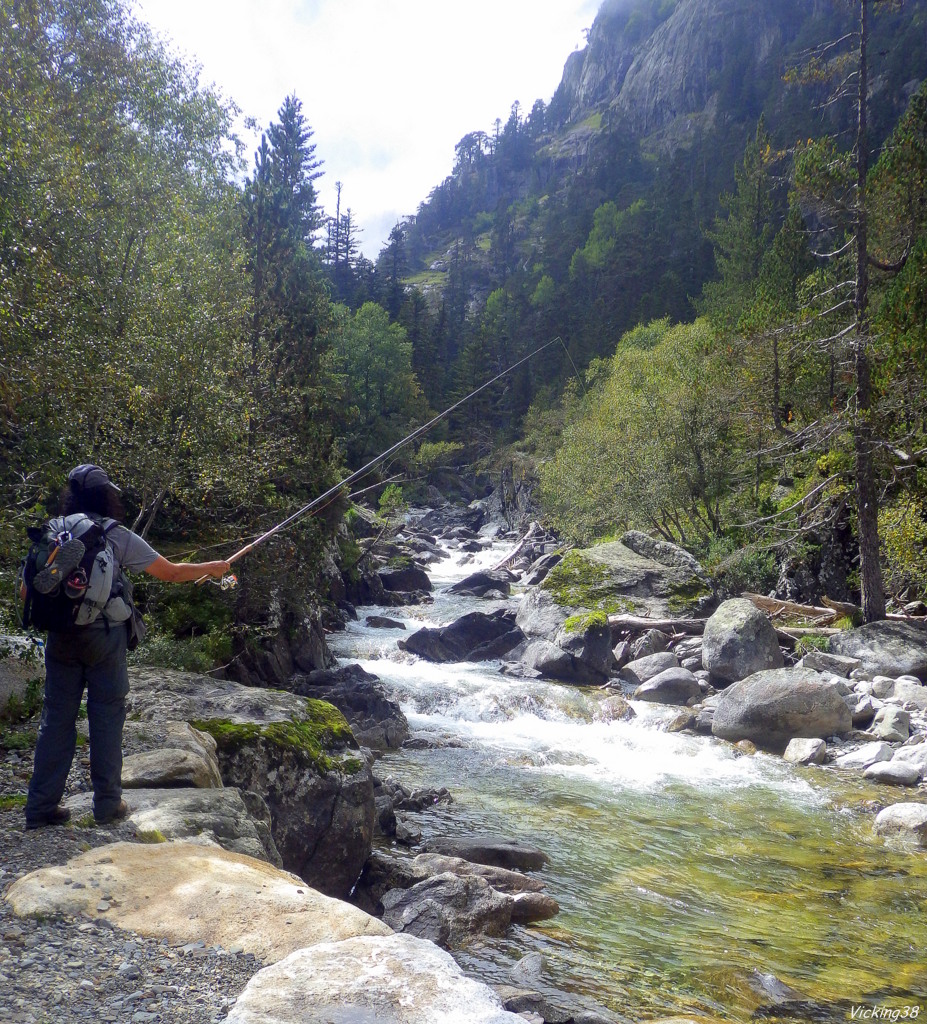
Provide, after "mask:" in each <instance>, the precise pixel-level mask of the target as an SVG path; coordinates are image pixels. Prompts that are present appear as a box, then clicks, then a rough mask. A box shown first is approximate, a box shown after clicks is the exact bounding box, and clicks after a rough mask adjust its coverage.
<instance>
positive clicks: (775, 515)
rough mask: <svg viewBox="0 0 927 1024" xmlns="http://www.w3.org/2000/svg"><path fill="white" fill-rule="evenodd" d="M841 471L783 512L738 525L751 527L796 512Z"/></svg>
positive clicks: (738, 524) (742, 527)
mask: <svg viewBox="0 0 927 1024" xmlns="http://www.w3.org/2000/svg"><path fill="white" fill-rule="evenodd" d="M839 476H840V474H839V473H834V474H832V475H831V476H829V477H828V478H827V479H826V480H825V481H824V483H822V484H818V486H817V487H815V488H814V490H813V491H809V492H808V493H807V494H806V495H805V496H804V497H803V498H799V499H798V501H796V502H795V504H794V505H790V506H789V507H788V508H785V509H783V510H782V511H781V512H774V513H773V514H772V515H771V516H763V517H762V518H761V519H754V520H753V521H752V522H749V523H737V524H736V525H737V526H738V527H740V528H741V529H749V528H750V527H753V526H759V525H760V524H761V523H771V522H772V521H773V520H775V519H781V518H782V517H783V516H787V515H789V514H790V513H792V512H794V511H795V509H797V508H800V507H801V506H802V505H804V504H805V503H806V502H807V501H809V500H810V499H811V498H813V497H814V496H815V495H816V494H817V493H818V492H819V491H822V490H823V489H824V488H825V487H826V486H827V485H828V484H832V483H833V482H834V481H835V480H836V479H837V478H838V477H839Z"/></svg>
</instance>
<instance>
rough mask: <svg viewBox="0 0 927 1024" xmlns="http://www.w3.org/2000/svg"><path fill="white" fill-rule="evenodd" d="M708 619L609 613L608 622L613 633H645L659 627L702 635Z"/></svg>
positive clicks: (670, 631)
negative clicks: (655, 617) (664, 617)
mask: <svg viewBox="0 0 927 1024" xmlns="http://www.w3.org/2000/svg"><path fill="white" fill-rule="evenodd" d="M706 621H707V620H706V619H648V618H645V617H644V616H642V615H609V617H608V624H609V626H611V630H612V633H613V634H614V633H643V632H644V631H645V630H648V629H659V630H660V632H661V633H687V634H688V635H689V636H701V635H702V633H704V632H705V622H706Z"/></svg>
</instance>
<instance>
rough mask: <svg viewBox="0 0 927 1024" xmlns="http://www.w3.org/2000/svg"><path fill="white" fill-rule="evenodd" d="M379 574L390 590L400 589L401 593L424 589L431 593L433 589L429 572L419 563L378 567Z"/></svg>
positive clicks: (385, 586) (386, 587)
mask: <svg viewBox="0 0 927 1024" xmlns="http://www.w3.org/2000/svg"><path fill="white" fill-rule="evenodd" d="M377 575H378V576H379V577H380V582H381V583H382V584H383V586H384V588H385V589H386V590H389V591H398V592H399V593H401V594H408V593H417V592H419V591H424V592H425V593H426V594H429V593H431V590H432V586H431V579H430V577H429V576H428V573H427V572H425V570H424V569H420V568H419V567H418V566H417V565H404V566H397V567H393V566H389V567H387V568H384V569H378V570H377Z"/></svg>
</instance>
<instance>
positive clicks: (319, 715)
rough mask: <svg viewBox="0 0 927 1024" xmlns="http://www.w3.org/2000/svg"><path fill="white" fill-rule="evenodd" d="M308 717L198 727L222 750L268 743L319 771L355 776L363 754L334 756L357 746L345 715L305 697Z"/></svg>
mask: <svg viewBox="0 0 927 1024" xmlns="http://www.w3.org/2000/svg"><path fill="white" fill-rule="evenodd" d="M305 705H306V717H305V718H293V719H291V720H289V721H286V722H267V723H259V722H234V721H232V720H231V719H228V718H207V719H196V720H194V721H192V722H191V723H190V725H192V726H193V728H194V729H199V730H200V731H201V732H205V733H208V734H209V735H210V736H212V738H213V739H214V740H215V741H216V745H217V747H218V750H219V752H220V753H223V754H226V753H233V752H234V751H236V750H239V749H241V748H242V747H246V746H250V745H252V744H255V743H258V742H264V743H267V744H269V745H270V746H272V747H276V748H277V749H279V750H280V751H283V752H290V753H293V754H295V755H296V756H297V758H298V760H299V761H300V762H301V763H302V764H304V765H305V766H306V767H311V768H314V769H316V770H317V771H319V772H323V773H325V772H330V771H335V770H337V771H341V772H344V773H345V774H351V775H353V774H354V773H355V772H358V771H360V770H361V768H362V767H363V762H362V761H361V759H360V758H359V757H333V756H332V754H333V752H335V751H336V750H337V749H338V748H341V749H342V750H343V749H344V748H346V747H356V745H357V744H356V742H355V740H354V734H353V733H352V732H351V727H350V726H349V725H348V722H347V719H346V718H345V717H344V715H343V714H342V713H341V712H340V711H339V710H338V709H337V708H336V707H334V705H332V704H327V703H326V702H325V701H322V700H313V699H312V698H305Z"/></svg>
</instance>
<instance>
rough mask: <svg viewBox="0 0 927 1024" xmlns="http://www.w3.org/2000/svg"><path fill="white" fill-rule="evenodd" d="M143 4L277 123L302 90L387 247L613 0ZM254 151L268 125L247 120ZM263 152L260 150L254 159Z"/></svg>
mask: <svg viewBox="0 0 927 1024" xmlns="http://www.w3.org/2000/svg"><path fill="white" fill-rule="evenodd" d="M134 2H135V7H136V11H137V13H138V16H139V18H140V19H141V20H142V21H144V22H146V23H147V24H149V25H150V26H151V27H152V28H153V29H155V31H156V32H157V33H158V35H159V36H161V37H162V38H164V39H165V40H167V41H168V42H169V43H171V44H172V48H173V49H174V51H175V52H177V53H179V54H180V55H182V56H184V57H186V58H188V59H189V61H190V62H192V63H194V64H197V65H199V66H200V67H201V69H202V70H201V77H200V80H201V82H202V83H203V84H206V85H209V84H213V85H215V86H216V87H217V88H218V90H219V92H221V94H222V95H223V96H225V97H226V98H227V99H230V100H232V101H234V102H235V104H236V105H237V106H238V107H239V108H241V110H242V115H243V117H245V116H248V117H252V118H254V119H256V121H257V122H258V123H259V124H260V125H261V126H263V127H266V126H267V125H268V124H269V123H270V122H271V121H272V120H274V119H275V116H276V112H277V110H278V109H279V107H280V105H281V104H282V102H283V100H284V98H285V97H286V96H287V95H289V94H292V93H295V94H296V95H297V96H298V97H299V99H300V100H301V101H302V104H303V114H304V115H305V117H306V121H307V122H308V124H309V125H310V126H311V127H312V129H313V132H314V135H313V140H312V141H313V142H315V144H316V156H317V157H319V158H321V159H322V160H323V162H324V163H323V167H322V171H323V177H322V178H321V179H320V180H319V181H318V182H317V183H316V184H317V187H318V189H319V192H320V198H321V202H322V205H323V206H324V208H325V212H326V213H327V214H332V213H334V210H335V182H336V181H340V182H341V183H342V212H344V211H345V210H346V209H347V208H348V207H350V209H351V211H352V218H353V220H354V222H355V223H357V224H358V225H359V226H360V228H361V230H362V233H361V235H360V238H359V243H360V247H361V250H362V251H363V252H364V255H366V256H368V257H369V258H370V259H375V258H376V256H377V253H378V252H379V251H380V248H381V246H382V245H383V243H384V241H385V240H386V238H387V236H388V235H389V231H390V229H391V228H392V227H393V225H394V224H396V223H397V221H399V220H400V219H401V218H402V217H403V216H406V215H409V214H414V213H415V211H416V209H417V208H418V205H419V203H421V202H422V201H423V200H424V199H426V198H427V196H428V193H429V192H430V191H431V190H432V189H433V188H434V187H435V186H436V185H438V184H440V183H441V182H442V181H443V180H444V178H446V177H447V175H448V174H450V172H451V169H452V167H453V162H454V145H455V144H456V143H457V142H458V141H459V140H460V139H461V138H462V137H463V136H464V135H465V134H466V133H467V132H470V131H477V130H482V131H487V132H489V131H491V130H492V128H493V124H494V122H495V120H496V118H497V117H498V118H501V119H502V120H503V122H504V121H505V120H506V119H507V118H508V116H509V112H510V109H511V106H512V103H513V102H514V101H516V100H518V101H519V102H520V103H521V105H522V107H523V108H524V109H525V113H527V112H528V111H530V109H531V106H532V105H533V103H534V101H535V100H536V99H543V100H544V101H545V102H547V101H549V100H550V98H551V96H552V95H553V93H554V90H555V89H556V88H557V85H558V84H559V82H560V77H561V74H562V72H563V65H564V62H565V61H566V59H567V57H568V56H569V55H570V53H571V52H572V51H573V50H574V49H577V48H582V46H584V45H585V43H584V36H583V30H584V29H587V28H589V27H590V26H591V25H592V21H593V19H594V17H595V12H596V10H597V9H598V7H599V4H600V2H601V0H467V2H461V0H455V2H453V3H451V2H448V0H302V2H300V0H134ZM240 128H241V131H242V132H243V137H244V138H246V141H247V143H248V146H249V149H250V150H251V151H252V152H253V148H254V143H255V141H256V138H255V136H253V135H248V134H247V133H244V128H243V124H242V126H240ZM250 160H251V154H250V153H249V164H250Z"/></svg>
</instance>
